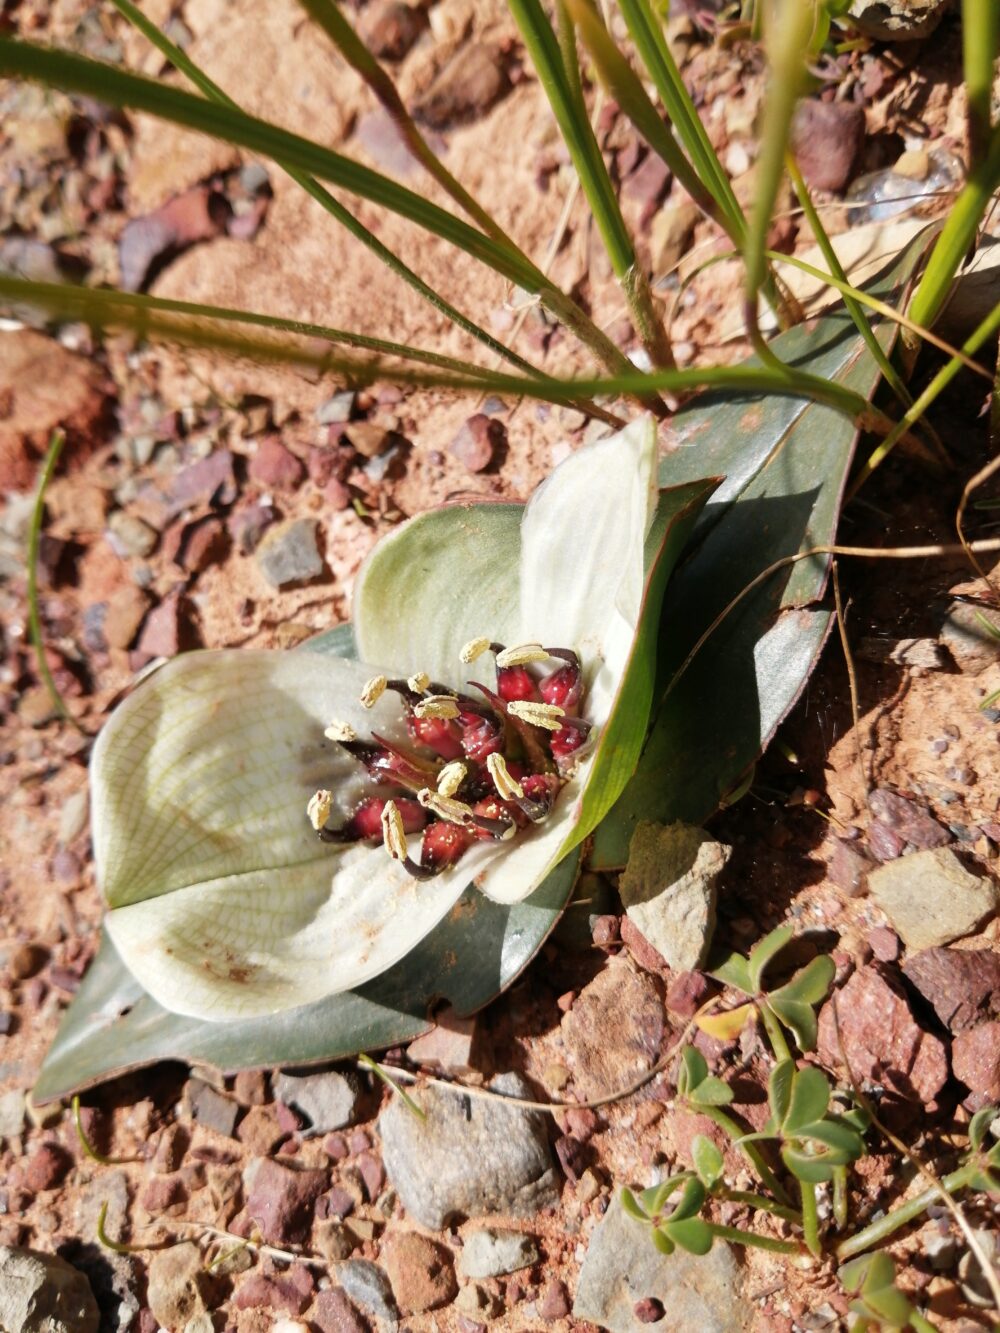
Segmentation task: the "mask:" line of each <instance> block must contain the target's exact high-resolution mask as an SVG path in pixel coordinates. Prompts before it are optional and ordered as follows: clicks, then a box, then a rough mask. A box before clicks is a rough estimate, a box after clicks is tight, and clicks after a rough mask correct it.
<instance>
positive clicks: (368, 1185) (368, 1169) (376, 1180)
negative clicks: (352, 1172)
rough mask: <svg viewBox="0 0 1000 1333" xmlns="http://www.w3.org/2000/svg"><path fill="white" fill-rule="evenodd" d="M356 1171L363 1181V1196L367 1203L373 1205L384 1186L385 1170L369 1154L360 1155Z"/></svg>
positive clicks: (375, 1158) (376, 1159)
mask: <svg viewBox="0 0 1000 1333" xmlns="http://www.w3.org/2000/svg"><path fill="white" fill-rule="evenodd" d="M358 1171H359V1172H360V1174H361V1179H362V1180H363V1181H364V1186H365V1194H366V1195H367V1197H368V1202H369V1203H374V1201H375V1200H376V1199H377V1198H378V1196H379V1195H380V1194H381V1193H382V1188H383V1186H384V1185H385V1169H384V1167H383V1166H382V1163H381V1162H380V1161H379V1160H378V1158H377V1157H373V1156H372V1154H371V1153H367V1152H366V1153H362V1154H361V1156H360V1157H359V1158H358Z"/></svg>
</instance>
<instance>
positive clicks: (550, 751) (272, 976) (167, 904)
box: [92, 421, 708, 1021]
mask: <svg viewBox="0 0 1000 1333" xmlns="http://www.w3.org/2000/svg"><path fill="white" fill-rule="evenodd" d="M654 478H655V433H654V428H653V425H652V423H651V422H649V421H639V422H636V423H634V424H633V425H631V426H629V427H627V428H626V429H625V430H624V431H622V432H620V433H619V434H618V435H616V436H613V437H609V438H607V439H605V440H602V441H600V442H598V443H597V444H595V445H592V446H590V447H588V448H585V449H582V450H580V451H579V452H577V453H575V454H573V455H571V456H570V457H569V458H567V459H566V461H565V462H563V463H562V464H561V465H560V466H559V467H558V468H557V469H556V470H555V472H554V473H553V475H552V476H551V477H550V478H549V479H548V481H546V482H545V483H544V484H543V485H542V486H540V487H539V488H538V490H537V491H536V492H535V494H534V496H533V497H532V499H531V501H530V502H529V504H528V505H527V506H526V507H525V508H524V509H523V510H522V509H521V507H520V506H513V505H495V506H478V507H476V510H473V511H465V510H462V509H459V508H451V509H445V510H438V511H434V512H432V513H429V514H426V515H422V516H421V517H419V518H417V519H413V520H411V521H410V522H409V523H406V524H404V525H402V526H401V527H400V528H399V529H397V530H396V531H395V532H393V533H392V534H390V535H389V536H388V537H387V538H386V539H385V540H384V541H382V542H381V543H380V544H379V546H378V547H377V548H376V549H375V551H374V552H373V553H372V555H371V556H370V557H369V560H368V562H367V563H366V565H365V566H364V568H363V569H362V571H361V573H360V575H359V577H358V581H357V585H356V588H355V595H354V617H353V624H354V638H355V643H356V646H357V651H358V655H359V657H360V659H361V660H360V661H354V660H349V659H346V658H331V657H328V656H324V655H320V654H314V653H310V652H277V651H275V652H268V651H252V650H242V649H237V650H230V651H222V652H198V653H189V654H185V655H183V656H181V657H178V658H176V659H175V660H173V661H171V662H169V663H168V664H167V665H165V666H164V667H162V668H161V669H160V670H158V671H157V672H155V673H154V674H153V675H152V676H151V677H150V678H149V679H148V680H147V681H145V682H144V683H143V684H141V685H140V686H139V687H138V688H137V689H136V691H135V693H134V694H133V695H132V696H131V697H130V698H129V699H128V700H127V701H126V702H125V703H124V704H123V705H122V706H121V707H120V708H119V709H118V710H117V712H116V713H115V714H114V715H113V717H112V718H111V720H110V722H109V723H108V725H107V726H106V728H105V729H104V731H103V733H102V735H101V737H100V739H99V741H98V744H97V746H96V747H95V751H94V758H93V766H92V787H93V839H94V854H95V859H96V864H97V873H98V882H99V884H100V887H101V889H102V892H103V894H104V897H105V899H106V901H107V905H108V908H109V911H108V914H107V918H106V925H107V930H108V933H109V935H110V937H111V940H112V941H113V943H114V945H115V947H116V949H117V951H118V953H119V954H120V956H121V958H122V960H123V962H124V963H125V964H126V966H127V967H128V968H129V970H130V971H131V972H132V973H133V975H134V976H135V977H136V979H137V980H138V981H139V982H140V984H141V985H142V986H143V987H144V989H145V990H146V991H147V992H148V993H149V994H150V995H151V996H152V997H153V999H154V1000H156V1001H157V1002H158V1003H159V1004H160V1005H162V1006H163V1007H164V1008H166V1009H168V1010H171V1011H173V1012H175V1013H178V1014H184V1015H190V1016H193V1017H195V1018H200V1019H204V1020H209V1021H227V1020H237V1019H242V1018H247V1017H253V1016H260V1015H264V1014H270V1013H275V1012H278V1011H281V1010H286V1009H291V1008H294V1007H296V1006H299V1005H306V1004H310V1003H312V1002H314V1001H316V1000H319V999H322V998H323V997H325V996H328V995H332V994H334V993H336V992H341V991H345V990H349V989H353V988H355V987H357V986H359V985H360V984H361V983H363V982H365V981H367V980H369V979H370V978H372V977H375V976H377V975H379V974H380V973H382V972H384V971H386V970H387V969H388V968H390V967H391V966H392V965H393V964H394V963H396V962H397V961H398V960H400V959H401V958H403V957H404V956H405V955H406V954H407V953H408V952H409V951H410V950H411V949H413V948H414V946H415V945H416V944H417V943H418V942H419V941H420V940H422V939H423V938H424V936H426V935H427V934H428V933H429V932H430V931H431V930H432V929H433V928H434V927H435V925H436V924H437V923H438V922H439V921H441V920H442V919H443V918H444V917H445V916H446V915H447V914H448V913H449V912H450V910H451V909H452V908H453V906H454V905H455V904H456V903H457V901H458V899H459V898H460V897H461V895H462V893H463V891H464V890H465V888H466V887H467V885H469V884H470V883H472V884H474V885H475V886H476V887H477V888H478V889H479V890H481V892H482V893H484V894H485V895H487V896H488V897H489V898H491V899H493V900H495V901H497V902H501V903H514V902H519V901H520V900H522V899H524V898H526V897H527V896H528V895H529V894H530V893H531V892H532V891H533V890H534V889H535V888H536V887H537V885H539V884H540V883H541V881H542V880H543V879H544V877H545V876H546V875H547V874H548V872H549V871H550V870H551V869H552V868H553V867H554V866H555V865H556V864H557V863H558V862H559V861H560V859H561V858H562V857H563V856H565V855H566V854H567V853H568V852H569V851H570V850H571V849H572V848H573V847H574V846H576V845H577V844H578V843H579V842H580V840H581V839H583V838H585V837H586V836H587V834H588V833H590V832H591V831H592V829H593V828H594V827H595V825H596V824H597V822H598V821H599V820H600V819H601V818H602V817H603V816H604V814H605V813H606V812H607V811H608V809H609V808H610V807H611V805H612V804H613V803H614V801H615V799H616V798H617V796H618V795H619V794H620V792H621V790H622V788H623V786H624V784H625V782H626V781H627V780H628V778H629V776H630V774H631V772H632V769H633V768H634V765H635V761H636V758H637V756H638V753H639V748H640V747H641V743H642V738H643V735H644V732H645V725H646V721H647V718H648V713H649V706H650V700H651V694H652V675H653V671H652V667H653V662H652V654H653V645H654V641H655V635H656V612H657V609H658V605H659V599H660V597H661V596H662V584H663V582H664V580H665V576H666V569H665V567H666V565H667V563H668V562H667V561H665V560H663V559H662V556H663V553H664V550H665V549H666V548H667V546H668V541H667V538H668V536H671V535H672V534H673V535H676V526H677V525H675V523H674V521H675V520H678V519H680V518H689V517H690V516H691V514H693V512H695V511H696V510H697V508H698V507H699V505H700V502H701V501H703V499H704V498H705V496H706V495H707V493H708V490H707V488H706V487H705V485H704V484H702V485H696V486H688V487H684V488H678V490H677V491H676V492H671V493H670V494H671V495H672V496H673V502H672V504H671V505H666V506H664V504H662V503H661V504H660V506H659V508H658V507H657V491H656V489H655V485H654ZM475 512H478V513H479V514H480V515H482V516H483V518H482V521H480V522H478V523H477V522H476V521H474V518H473V515H474V513H475ZM467 515H468V517H466V516H467ZM487 520H488V521H487ZM675 553H676V552H675ZM654 602H655V606H654V605H653V603H654ZM646 607H652V609H653V611H654V614H653V615H652V617H645V616H644V615H643V611H644V608H646ZM647 620H651V622H652V624H651V626H649V625H647ZM644 626H645V627H646V628H645V630H644V628H643V627H644ZM498 663H499V665H498ZM473 682H478V685H477V684H474V683H473Z"/></svg>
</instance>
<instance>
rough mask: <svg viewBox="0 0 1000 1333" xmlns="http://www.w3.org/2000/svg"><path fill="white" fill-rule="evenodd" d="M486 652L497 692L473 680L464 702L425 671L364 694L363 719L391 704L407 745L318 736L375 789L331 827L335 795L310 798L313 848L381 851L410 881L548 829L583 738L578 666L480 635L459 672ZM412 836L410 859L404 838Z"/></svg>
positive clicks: (375, 684) (571, 656)
mask: <svg viewBox="0 0 1000 1333" xmlns="http://www.w3.org/2000/svg"><path fill="white" fill-rule="evenodd" d="M485 652H491V653H492V654H493V656H494V658H495V661H496V673H497V681H496V688H495V689H491V688H488V687H487V686H486V685H482V684H479V683H477V682H476V681H470V682H469V685H468V687H467V688H468V690H469V691H470V692H469V693H466V692H464V691H463V692H446V691H449V690H450V687H449V686H447V685H441V684H438V683H437V682H435V681H432V680H431V679H430V677H429V676H428V674H427V673H426V672H424V671H418V672H415V673H414V674H413V675H411V676H408V677H406V678H405V679H393V678H387V677H386V676H381V675H380V676H375V677H373V678H372V679H371V680H370V681H368V682H367V683H366V684H365V686H364V689H363V690H362V692H361V702H362V703H363V704H364V706H365V707H366V708H371V707H373V706H374V704H375V703H376V702H377V701H378V699H380V698H381V697H382V695H383V694H384V693H386V691H388V692H389V693H392V694H395V695H397V696H398V698H399V701H400V704H401V707H402V712H403V717H404V720H405V724H406V733H407V735H408V737H409V742H410V743H409V744H406V743H403V742H402V741H400V740H397V739H393V740H389V739H387V738H386V737H384V736H381V735H379V734H377V733H372V735H371V736H370V737H369V738H367V739H365V738H359V737H358V736H357V734H356V733H355V731H354V729H353V728H352V727H351V726H349V725H348V724H347V723H344V722H339V721H334V722H331V724H330V725H329V726H328V727H327V728H326V730H325V731H324V733H323V734H324V735H325V737H326V738H327V739H328V740H330V741H333V742H334V743H335V744H337V745H339V746H341V747H342V749H343V750H344V751H345V752H346V754H347V755H349V756H350V758H351V759H353V760H354V761H355V762H356V763H358V764H360V765H361V766H362V767H363V769H364V770H365V771H366V773H367V778H368V781H369V782H370V784H371V786H372V790H371V791H370V792H369V793H368V794H365V795H363V796H362V799H361V800H360V801H359V802H358V803H357V804H356V805H355V806H354V809H353V813H352V814H350V815H349V816H348V818H347V819H346V820H345V821H344V822H343V823H341V824H340V826H339V827H329V826H328V823H327V821H328V820H329V819H330V816H331V813H332V811H333V808H334V799H333V794H332V793H331V792H329V791H326V790H321V791H318V792H316V793H315V795H314V796H313V797H312V798H311V800H310V801H309V804H308V808H307V814H308V817H309V821H310V823H311V824H312V826H313V828H314V829H315V831H316V832H317V834H318V836H319V837H320V839H321V840H322V841H324V842H329V843H334V844H339V845H341V846H343V845H344V844H350V843H354V842H381V843H382V844H383V846H384V848H385V850H386V852H387V854H388V856H389V857H390V858H391V859H392V860H394V861H396V862H398V863H399V864H400V865H401V866H402V867H403V868H404V869H405V870H406V872H407V873H408V874H409V875H411V876H412V877H413V878H414V879H418V880H425V879H429V878H431V877H432V876H434V875H437V874H439V873H440V872H441V871H442V870H445V869H447V868H448V867H451V866H453V865H455V864H456V863H457V862H458V861H459V860H460V859H461V857H462V856H463V855H464V853H465V852H466V851H467V850H468V849H469V848H470V847H472V846H473V845H474V844H475V843H477V842H479V841H482V840H488V841H499V842H506V841H508V840H510V839H512V838H515V837H517V835H518V834H519V833H520V832H521V831H522V830H525V829H528V828H530V827H531V826H532V825H534V824H541V823H543V822H544V821H545V819H547V817H548V816H549V814H550V813H551V811H552V808H553V806H554V804H555V802H556V800H557V798H558V796H559V792H560V790H561V788H562V787H563V786H564V785H565V783H566V781H567V780H568V779H569V777H570V776H571V774H572V772H573V770H574V769H575V767H576V764H577V762H578V760H579V758H580V757H581V754H582V751H583V747H584V745H585V744H586V742H587V741H588V739H589V738H590V733H591V727H590V724H589V723H588V722H587V721H585V720H584V719H583V718H582V717H580V716H579V711H580V708H581V705H582V703H583V699H584V687H583V675H582V670H581V666H580V660H579V658H578V657H577V655H576V653H574V652H572V651H571V650H569V649H564V648H546V647H543V646H542V645H541V644H539V643H525V644H519V645H516V646H514V647H512V648H505V647H504V645H503V644H500V643H496V642H494V641H493V640H491V639H488V638H486V637H485V636H483V637H481V638H478V639H473V640H471V641H470V642H469V643H467V644H466V645H465V646H464V647H463V648H462V650H461V653H460V657H461V660H462V661H463V662H464V663H466V664H468V663H470V662H472V661H474V660H475V659H476V658H478V657H480V656H482V654H483V653H485ZM546 663H551V664H552V665H551V666H550V667H546ZM553 667H554V669H552V668H553ZM479 696H481V697H479ZM459 793H461V797H459ZM418 835H419V838H420V851H419V856H416V857H414V856H411V854H410V850H409V847H408V839H411V838H416V837H417V836H418ZM415 845H416V844H415V843H414V846H415Z"/></svg>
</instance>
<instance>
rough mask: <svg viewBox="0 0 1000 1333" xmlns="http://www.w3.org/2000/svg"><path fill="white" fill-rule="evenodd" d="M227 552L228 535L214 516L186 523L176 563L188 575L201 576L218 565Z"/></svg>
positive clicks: (218, 519)
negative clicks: (210, 567) (212, 566)
mask: <svg viewBox="0 0 1000 1333" xmlns="http://www.w3.org/2000/svg"><path fill="white" fill-rule="evenodd" d="M228 550H229V533H228V531H227V529H226V527H225V526H224V524H223V522H222V519H221V518H217V517H216V516H215V515H214V514H209V515H208V516H207V517H206V518H201V519H198V520H197V521H196V522H194V523H188V524H187V525H186V526H185V528H184V531H183V534H182V540H181V546H180V550H179V552H178V554H177V558H176V563H177V564H179V565H180V566H181V568H182V569H185V570H187V572H188V573H189V574H201V573H202V572H203V571H204V570H206V569H208V567H209V566H210V565H216V564H219V563H220V562H221V561H222V560H224V559H225V556H226V552H227V551H228Z"/></svg>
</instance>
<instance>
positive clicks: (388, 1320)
mask: <svg viewBox="0 0 1000 1333" xmlns="http://www.w3.org/2000/svg"><path fill="white" fill-rule="evenodd" d="M407 1114H409V1113H408V1112H407ZM333 1275H334V1277H335V1278H336V1279H337V1281H338V1282H339V1283H340V1285H341V1286H342V1287H343V1288H344V1290H345V1291H346V1292H347V1294H348V1296H350V1298H351V1300H352V1301H353V1302H354V1304H355V1305H360V1307H361V1308H362V1310H366V1311H367V1312H368V1314H370V1315H374V1317H375V1319H376V1320H377V1321H378V1326H379V1330H380V1333H395V1330H396V1329H397V1328H398V1327H399V1312H398V1311H397V1309H396V1298H395V1297H394V1296H393V1294H392V1285H391V1284H390V1282H389V1279H388V1277H386V1275H385V1273H383V1272H382V1269H381V1268H379V1266H378V1265H377V1264H373V1263H370V1262H369V1261H368V1260H367V1259H347V1260H345V1261H344V1263H342V1264H334V1265H333Z"/></svg>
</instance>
